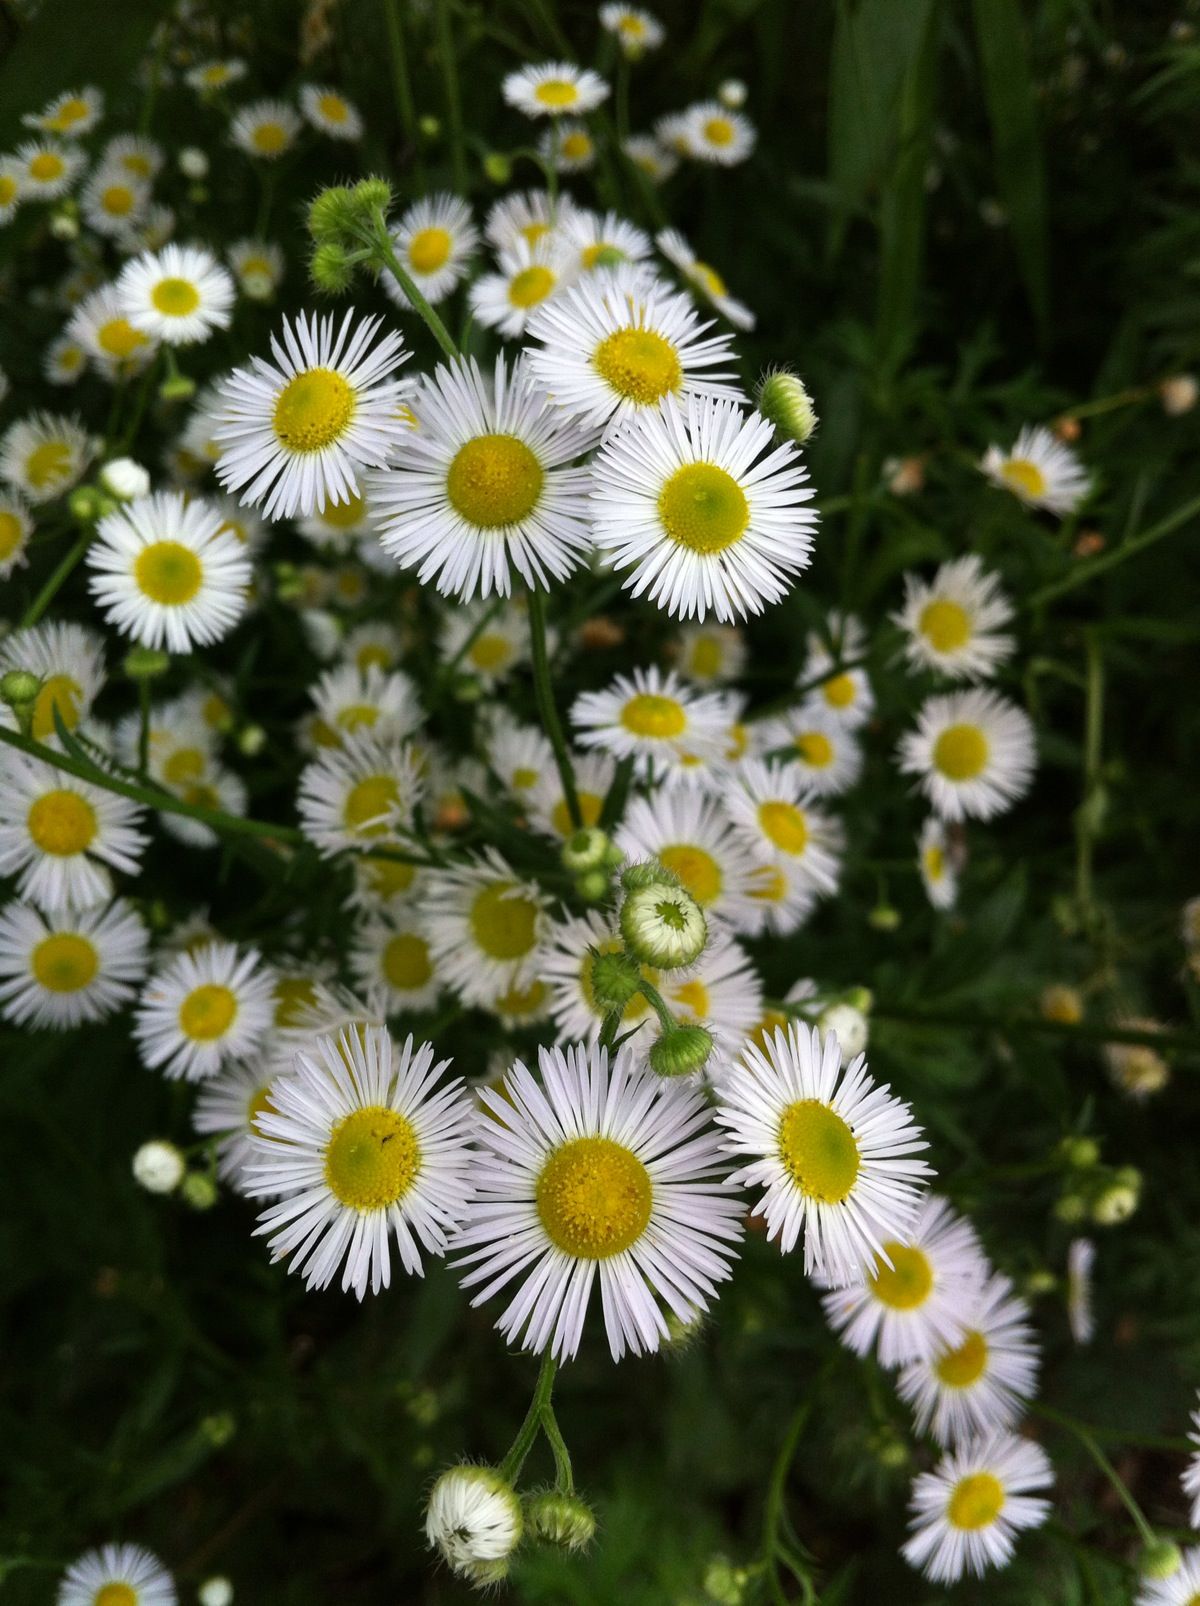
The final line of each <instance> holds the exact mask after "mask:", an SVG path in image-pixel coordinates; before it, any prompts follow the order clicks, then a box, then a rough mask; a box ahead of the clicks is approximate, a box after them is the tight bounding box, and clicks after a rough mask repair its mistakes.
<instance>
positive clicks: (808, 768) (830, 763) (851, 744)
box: [760, 702, 863, 797]
mask: <svg viewBox="0 0 1200 1606" xmlns="http://www.w3.org/2000/svg"><path fill="white" fill-rule="evenodd" d="M760 736H761V741H762V746H763V749H764V751H765V752H767V753H769V754H772V755H774V756H777V757H779V758H781V759H783V760H784V762H785V763H787V764H788V765H790V766H791V767H792V768H794V769H795V770H796V771H797V773H798V774H799V775H800V776H801V777H802V779H803V781H804V785H805V787H806V788H807V790H808V792H809V794H810V795H811V796H812V797H840V796H841V794H842V793H843V792H848V791H849V790H850V788H851V787H852V786H853V785H854V784H855V783H856V782H857V780H858V778H859V776H860V775H861V774H862V766H863V755H862V748H861V747H860V745H859V742H858V738H857V736H856V735H855V734H854V732H853V731H852V730H848V729H847V728H846V726H845V725H844V724H843V723H842V721H841V720H840V719H839V718H838V717H837V715H836V714H835V713H834V712H833V711H832V710H831V709H829V708H826V707H823V706H822V705H820V704H818V703H814V702H804V703H802V704H801V705H800V706H799V707H797V708H793V709H790V710H789V711H788V712H787V713H786V714H780V715H777V716H776V717H775V718H774V719H769V720H764V721H763V723H762V726H761V728H760Z"/></svg>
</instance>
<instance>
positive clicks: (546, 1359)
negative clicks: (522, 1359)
mask: <svg viewBox="0 0 1200 1606" xmlns="http://www.w3.org/2000/svg"><path fill="white" fill-rule="evenodd" d="M557 1371H558V1362H557V1361H556V1360H555V1359H554V1356H553V1355H552V1353H551V1352H550V1349H549V1348H548V1347H547V1348H546V1349H544V1350H543V1351H542V1364H541V1367H540V1369H539V1371H538V1377H537V1383H536V1384H535V1385H534V1390H533V1398H532V1400H530V1402H529V1409H528V1411H526V1413H525V1420H524V1421H523V1422H522V1423H521V1426H520V1427H519V1428H518V1429H517V1436H516V1438H515V1439H514V1440H513V1442H512V1445H511V1447H510V1449H509V1452H508V1454H507V1455H506V1456H505V1457H504V1460H503V1461H502V1462H501V1463H500V1476H501V1477H502V1478H503V1479H504V1481H505V1483H508V1484H515V1483H516V1481H517V1479H518V1478H519V1477H520V1476H521V1468H522V1467H523V1466H524V1465H525V1458H526V1456H527V1455H528V1454H529V1452H530V1450H532V1449H533V1443H534V1440H535V1439H536V1438H537V1436H538V1433H539V1431H540V1430H541V1427H542V1416H543V1413H544V1412H545V1411H546V1410H547V1409H548V1407H549V1405H550V1398H551V1395H552V1394H553V1393H554V1374H555V1373H556V1372H557Z"/></svg>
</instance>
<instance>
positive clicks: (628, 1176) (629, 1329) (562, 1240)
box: [454, 1046, 743, 1360]
mask: <svg viewBox="0 0 1200 1606" xmlns="http://www.w3.org/2000/svg"><path fill="white" fill-rule="evenodd" d="M538 1069H539V1071H540V1073H541V1085H540V1086H539V1084H538V1082H537V1081H535V1079H534V1078H533V1076H531V1075H530V1073H529V1071H528V1070H527V1069H526V1068H525V1066H524V1065H523V1064H522V1063H521V1062H520V1061H519V1060H518V1061H517V1062H516V1063H515V1064H514V1065H513V1067H512V1069H511V1070H510V1071H509V1073H508V1075H507V1077H506V1078H505V1080H504V1082H503V1084H502V1086H501V1088H500V1089H499V1090H498V1091H493V1090H491V1089H488V1088H484V1089H481V1091H480V1093H479V1099H480V1103H481V1106H482V1113H481V1114H480V1116H479V1117H478V1118H477V1120H476V1128H475V1136H476V1141H477V1142H478V1143H479V1145H480V1147H481V1150H482V1152H481V1154H480V1155H479V1157H478V1158H477V1159H476V1161H475V1165H474V1167H473V1171H472V1175H473V1179H474V1181H475V1183H476V1187H477V1191H478V1197H477V1199H476V1202H475V1203H474V1204H473V1206H472V1207H471V1211H470V1214H469V1216H468V1218H467V1222H466V1224H465V1226H464V1227H463V1228H462V1229H461V1230H460V1232H459V1233H458V1235H457V1237H456V1239H455V1242H454V1248H455V1249H456V1250H460V1249H461V1250H465V1251H466V1253H465V1254H462V1255H461V1256H460V1257H459V1259H458V1265H459V1266H462V1267H469V1268H470V1269H469V1271H468V1272H467V1274H466V1275H465V1276H464V1277H463V1285H464V1287H467V1288H471V1289H477V1290H478V1292H476V1293H475V1295H474V1298H473V1301H472V1302H473V1303H474V1304H476V1305H478V1304H481V1303H483V1302H484V1301H485V1300H487V1299H490V1298H491V1297H492V1296H493V1295H494V1294H495V1293H497V1292H498V1291H499V1290H500V1289H501V1288H503V1287H505V1286H506V1285H507V1284H509V1283H511V1282H512V1281H513V1279H514V1278H520V1279H521V1283H520V1287H519V1288H518V1289H517V1292H516V1293H515V1295H514V1296H513V1298H512V1299H511V1300H510V1301H509V1303H508V1305H507V1307H506V1308H505V1310H504V1312H503V1313H502V1314H501V1316H500V1318H499V1320H498V1321H497V1323H496V1325H497V1327H498V1328H499V1329H500V1331H501V1332H502V1333H503V1334H504V1335H505V1337H506V1338H507V1339H508V1341H509V1342H510V1343H513V1344H520V1345H521V1346H522V1347H523V1348H526V1349H530V1350H534V1351H541V1350H544V1349H546V1348H549V1349H550V1351H551V1353H552V1354H554V1355H555V1356H557V1357H559V1358H560V1359H563V1360H569V1359H571V1358H572V1357H573V1356H574V1355H575V1354H576V1353H577V1352H578V1349H579V1344H580V1340H581V1338H582V1336H583V1324H584V1317H585V1315H586V1312H587V1306H588V1303H589V1299H590V1296H591V1291H592V1285H593V1283H594V1282H596V1280H597V1279H598V1280H599V1283H600V1300H601V1306H602V1309H603V1313H604V1325H605V1331H606V1334H607V1337H608V1344H609V1350H610V1352H611V1354H612V1357H613V1359H614V1360H620V1358H621V1356H622V1355H623V1354H624V1353H625V1351H626V1350H630V1351H632V1353H633V1354H635V1355H641V1354H643V1353H645V1352H647V1351H653V1350H656V1349H658V1347H659V1345H660V1344H661V1343H662V1341H663V1340H664V1339H665V1338H667V1337H668V1336H669V1329H668V1326H667V1321H666V1317H665V1316H664V1313H663V1310H662V1306H664V1305H665V1306H666V1307H667V1309H668V1310H669V1311H670V1312H671V1313H672V1314H673V1315H674V1316H675V1318H676V1319H677V1320H679V1321H681V1322H682V1323H684V1324H685V1325H686V1324H687V1323H690V1322H692V1321H694V1320H695V1319H696V1318H697V1317H698V1316H700V1315H701V1314H702V1313H703V1311H704V1310H705V1309H706V1308H707V1307H708V1305H709V1303H710V1302H711V1301H712V1300H714V1299H715V1298H716V1295H717V1284H718V1283H720V1282H722V1281H723V1280H724V1279H725V1278H726V1277H728V1275H729V1270H730V1267H729V1262H730V1260H731V1258H732V1256H733V1254H734V1248H733V1246H734V1245H735V1244H736V1243H737V1241H738V1240H739V1239H740V1237H741V1232H742V1229H741V1224H740V1220H739V1217H740V1216H741V1214H742V1208H743V1207H742V1204H741V1201H740V1200H738V1199H736V1198H733V1197H730V1195H729V1193H728V1191H727V1189H726V1187H725V1185H724V1182H723V1180H722V1166H721V1160H720V1141H719V1139H718V1137H717V1135H716V1133H714V1132H713V1131H712V1129H711V1127H710V1125H709V1112H708V1108H707V1105H706V1104H705V1101H704V1097H703V1095H702V1094H701V1093H700V1092H699V1091H697V1090H695V1089H692V1088H688V1087H683V1086H680V1085H679V1084H678V1083H675V1082H668V1081H663V1080H662V1079H660V1078H659V1077H657V1076H655V1075H654V1074H653V1073H652V1072H650V1071H647V1070H643V1069H640V1068H638V1067H637V1066H635V1064H634V1061H633V1056H632V1055H631V1054H630V1052H629V1051H628V1050H622V1051H621V1052H620V1053H618V1054H617V1056H616V1057H615V1059H614V1060H613V1062H612V1064H611V1066H610V1064H609V1059H608V1055H607V1053H606V1052H605V1051H604V1050H603V1049H601V1048H597V1047H594V1046H593V1047H591V1048H583V1047H580V1046H575V1047H572V1048H567V1049H558V1048H554V1049H540V1050H539V1052H538Z"/></svg>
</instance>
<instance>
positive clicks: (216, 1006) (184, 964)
mask: <svg viewBox="0 0 1200 1606" xmlns="http://www.w3.org/2000/svg"><path fill="white" fill-rule="evenodd" d="M271 988H272V977H271V973H270V972H269V971H268V970H265V969H264V968H263V966H262V963H261V961H260V959H259V956H258V954H257V953H256V952H255V951H254V950H253V949H247V950H246V951H245V952H244V953H243V952H240V951H239V950H238V948H237V947H236V946H235V945H234V944H233V943H231V942H222V941H214V942H207V943H204V944H203V945H201V946H200V947H198V948H196V949H195V950H194V951H193V952H188V953H182V954H179V955H178V956H177V957H176V958H174V959H172V960H171V961H170V962H169V963H168V964H167V965H165V966H164V967H163V968H162V969H161V970H159V971H158V972H156V974H155V975H153V976H151V978H150V980H149V981H148V982H147V983H146V985H145V987H144V988H143V990H142V996H141V999H140V1000H139V1003H138V1007H137V1012H136V1015H135V1018H134V1027H133V1035H134V1038H135V1040H136V1042H137V1045H138V1052H139V1054H140V1055H141V1059H142V1064H143V1065H145V1066H146V1067H147V1068H148V1069H150V1070H161V1071H162V1073H163V1075H164V1076H168V1077H171V1078H173V1079H174V1078H177V1077H186V1078H187V1080H188V1081H189V1082H201V1081H203V1080H204V1079H205V1078H206V1077H209V1076H215V1075H216V1073H217V1071H218V1070H220V1068H221V1066H222V1065H224V1064H225V1063H226V1062H227V1061H228V1060H231V1059H245V1058H246V1057H247V1056H248V1055H250V1054H252V1053H254V1051H255V1049H257V1048H258V1047H259V1045H260V1044H261V1042H262V1040H263V1037H264V1036H265V1034H266V1032H267V1030H268V1029H269V1027H270V1025H271V1020H272V1016H273V1013H274V1006H273V1003H272V995H271Z"/></svg>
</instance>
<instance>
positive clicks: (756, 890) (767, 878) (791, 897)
mask: <svg viewBox="0 0 1200 1606" xmlns="http://www.w3.org/2000/svg"><path fill="white" fill-rule="evenodd" d="M746 896H747V898H748V899H749V900H750V903H751V906H752V907H751V911H750V913H749V915H748V916H747V917H746V918H745V919H744V920H743V921H742V922H741V923H740V925H739V929H740V930H741V931H742V932H743V933H744V934H745V935H746V936H749V937H757V936H761V935H763V934H764V933H766V934H770V935H772V936H776V937H788V936H791V935H792V933H793V932H796V931H799V930H800V928H801V927H802V926H803V925H804V924H805V923H806V922H807V920H808V918H809V916H810V915H811V914H812V912H813V910H814V909H815V908H816V905H817V893H816V890H815V888H814V887H813V883H812V879H811V877H809V876H807V875H805V874H803V873H802V872H801V869H800V866H799V864H798V863H797V861H796V860H794V859H791V858H789V857H787V856H786V855H782V854H781V855H779V856H778V857H777V858H776V860H775V862H774V863H773V864H764V865H763V866H762V867H761V869H759V870H758V871H756V873H755V874H754V876H752V877H751V880H750V885H749V886H748V887H747V889H746Z"/></svg>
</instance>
